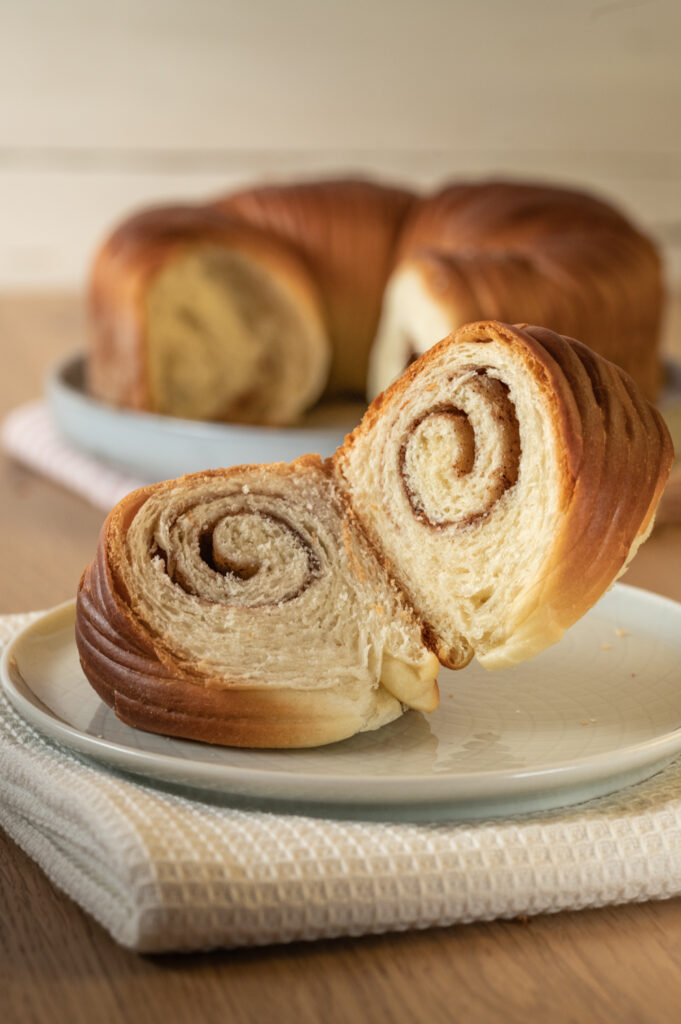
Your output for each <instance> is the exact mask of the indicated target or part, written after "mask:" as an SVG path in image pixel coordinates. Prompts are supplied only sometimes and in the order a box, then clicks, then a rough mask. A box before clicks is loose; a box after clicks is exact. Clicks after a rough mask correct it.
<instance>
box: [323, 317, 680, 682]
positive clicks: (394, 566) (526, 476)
mask: <svg viewBox="0 0 681 1024" xmlns="http://www.w3.org/2000/svg"><path fill="white" fill-rule="evenodd" d="M671 459H672V448H671V442H670V440H669V436H668V433H667V430H666V428H665V426H664V423H663V421H662V419H661V417H660V415H659V414H658V413H657V412H656V410H654V409H653V408H652V406H650V405H649V404H648V403H647V402H646V401H645V399H643V397H642V396H641V394H640V392H639V391H638V389H637V388H636V387H635V385H634V384H633V382H632V381H631V379H630V378H629V377H627V375H626V374H624V373H623V372H622V371H621V370H619V369H618V368H617V367H616V366H614V365H613V364H612V363H609V362H607V361H606V360H604V359H602V358H600V357H599V356H597V355H596V354H595V353H593V352H591V351H590V350H589V349H587V348H586V347H585V346H584V345H581V344H580V343H579V342H575V341H573V340H571V339H566V338H564V337H562V336H560V335H557V334H555V333H553V332H552V331H548V330H545V329H542V328H536V327H525V328H524V329H519V328H513V327H510V326H508V325H504V324H500V323H498V322H482V323H474V324H469V325H467V326H465V327H463V328H462V329H460V330H459V331H458V332H457V333H456V334H455V335H453V336H452V337H450V338H449V339H446V340H445V341H443V342H441V343H440V344H438V345H436V346H435V347H434V348H433V349H431V350H430V351H429V352H428V353H427V354H426V355H425V356H423V357H422V358H421V359H419V360H418V361H417V362H416V363H414V364H413V365H412V366H411V367H410V368H409V370H407V372H406V373H405V374H404V376H403V377H402V378H401V379H400V380H399V381H398V382H397V383H396V384H395V385H393V386H392V387H391V388H389V389H388V391H387V392H385V393H384V394H382V395H381V396H379V398H378V399H377V400H376V401H375V402H374V404H373V405H372V406H371V407H370V408H369V411H368V412H367V414H366V416H365V418H364V420H363V422H362V424H361V425H360V426H359V427H358V428H357V429H356V430H355V431H354V433H353V434H351V435H350V437H349V438H348V439H347V441H346V443H345V445H344V446H343V447H342V448H341V449H339V451H338V452H337V453H336V456H335V457H334V462H335V466H336V470H337V472H338V474H339V476H340V478H341V479H342V481H343V484H344V486H345V487H347V488H348V491H349V495H350V501H351V503H352V506H353V508H354V510H355V512H356V514H357V516H358V517H359V519H360V520H361V522H362V524H363V526H364V528H365V529H366V531H367V534H368V536H369V538H370V540H371V541H372V543H374V544H375V545H376V546H377V547H378V546H380V549H381V551H382V552H383V555H384V557H385V560H386V564H387V565H388V567H389V570H390V571H391V572H392V573H393V574H394V575H395V577H396V578H397V579H398V581H399V582H400V583H401V585H402V587H403V588H404V590H405V592H406V593H407V594H408V595H409V598H410V600H411V602H412V604H413V605H414V608H415V609H416V611H417V614H418V615H419V616H420V617H421V619H422V620H423V622H424V624H425V627H426V635H427V636H429V638H430V641H431V643H432V646H433V649H434V650H435V651H436V652H437V654H438V657H439V658H440V659H441V661H442V662H443V663H444V664H446V665H449V666H450V667H452V668H457V667H461V666H463V665H465V664H466V662H467V661H468V660H470V658H471V657H472V656H473V655H475V656H476V657H477V659H478V660H479V661H480V662H481V663H482V664H483V665H484V666H486V667H488V668H497V667H503V666H506V665H511V664H515V663H517V662H519V661H522V660H524V659H525V658H528V657H531V656H532V655H534V654H536V653H538V652H539V651H541V650H543V649H544V648H545V647H547V646H549V645H550V644H552V643H555V642H556V641H557V640H558V639H560V637H561V636H562V634H563V632H564V631H565V630H566V629H567V628H568V627H569V626H570V625H572V624H573V623H574V622H575V621H576V620H577V619H578V618H579V617H581V615H583V614H584V613H585V612H586V611H587V610H588V609H589V608H590V607H591V606H592V605H593V604H594V603H595V601H596V600H597V599H598V598H599V597H600V596H601V595H602V594H603V593H604V592H605V590H606V589H607V588H608V587H609V586H610V585H611V584H612V582H613V581H614V580H615V579H616V577H617V576H618V575H619V574H620V573H621V572H622V571H623V570H624V568H625V567H626V564H627V562H628V560H629V559H630V558H631V557H632V555H633V553H634V552H635V550H636V549H637V547H638V545H639V543H640V542H641V540H642V539H643V538H644V537H645V536H646V534H647V532H648V531H649V529H650V527H651V525H652V517H653V513H654V509H655V507H656V505H657V502H658V501H659V498H660V495H661V493H662V489H663V487H664V482H665V480H666V477H667V475H668V473H669V469H670V465H671Z"/></svg>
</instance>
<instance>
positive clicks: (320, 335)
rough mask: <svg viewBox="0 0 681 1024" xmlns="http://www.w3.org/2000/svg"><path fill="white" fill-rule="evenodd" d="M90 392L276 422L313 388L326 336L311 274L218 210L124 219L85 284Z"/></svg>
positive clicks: (322, 371)
mask: <svg viewBox="0 0 681 1024" xmlns="http://www.w3.org/2000/svg"><path fill="white" fill-rule="evenodd" d="M91 306H92V323H93V336H92V338H91V348H90V357H89V361H88V372H89V383H90V389H91V391H93V393H94V394H95V395H96V396H97V397H99V398H102V399H104V400H105V401H109V402H112V403H114V404H117V405H129V406H132V407H133V408H139V409H146V410H148V411H151V412H159V413H162V414H165V415H170V416H180V417H186V418H189V419H206V420H224V421H230V422H240V423H262V424H281V423H290V422H293V421H295V420H296V419H297V418H298V417H299V416H300V415H301V414H302V413H303V412H304V411H305V410H306V409H307V408H308V407H309V406H310V405H312V404H313V403H314V402H315V401H316V399H317V398H318V397H319V396H320V394H321V393H322V391H323V389H324V386H325V384H326V380H327V377H328V370H329V363H330V359H331V347H330V342H329V340H328V337H327V334H326V328H325V325H324V322H323V319H322V314H321V308H320V300H319V296H318V293H317V290H316V286H315V285H314V282H313V281H312V279H311V278H310V276H309V274H308V272H307V270H306V269H305V268H304V266H303V265H302V263H301V262H300V260H298V259H297V257H296V256H295V255H294V254H293V253H291V252H290V251H289V250H288V249H287V248H285V247H282V246H281V245H280V244H279V243H277V242H276V240H272V239H270V238H269V237H267V236H263V235H262V234H261V233H259V232H258V231H257V230H256V229H254V228H251V227H248V226H246V225H240V224H235V223H234V222H232V221H230V220H229V219H228V218H226V217H224V216H221V215H220V214H219V213H218V212H217V211H212V212H211V213H207V211H206V210H205V209H203V208H201V207H170V208H161V209H159V210H154V211H150V212H148V213H146V214H141V215H139V216H138V217H136V218H133V219H132V220H130V221H129V222H127V223H126V224H125V225H123V226H122V228H121V229H119V232H117V233H116V234H114V236H112V238H111V239H110V240H109V242H108V243H107V244H106V245H105V246H104V248H103V250H102V252H101V253H100V255H99V257H98V260H97V262H96V264H95V269H94V274H93V282H92V289H91Z"/></svg>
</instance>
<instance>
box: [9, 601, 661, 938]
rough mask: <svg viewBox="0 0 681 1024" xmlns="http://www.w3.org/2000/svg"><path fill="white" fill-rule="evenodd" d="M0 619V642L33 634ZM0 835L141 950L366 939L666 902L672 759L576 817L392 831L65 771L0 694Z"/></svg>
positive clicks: (56, 750)
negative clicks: (211, 800) (608, 906)
mask: <svg viewBox="0 0 681 1024" xmlns="http://www.w3.org/2000/svg"><path fill="white" fill-rule="evenodd" d="M33 617H34V616H32V615H14V616H6V617H4V618H0V645H1V646H3V647H4V646H5V645H6V644H7V643H8V642H9V640H10V639H11V637H12V635H13V634H14V633H15V632H16V631H17V630H18V629H19V628H20V627H22V626H23V625H25V624H26V623H28V622H29V621H31V620H32V618H33ZM0 826H2V827H4V828H5V829H6V830H7V832H8V833H9V834H10V836H12V838H13V839H14V840H15V841H16V842H17V843H18V844H19V846H21V847H22V848H23V849H24V850H25V851H26V852H27V853H28V854H29V855H30V856H31V857H33V858H34V860H35V861H37V863H38V864H39V865H40V867H41V868H42V869H43V871H45V873H46V874H47V875H48V876H49V877H50V878H51V880H52V881H53V882H54V884H55V885H57V886H58V887H59V888H61V889H63V890H64V892H66V893H68V895H69V896H71V897H72V898H73V899H74V900H76V902H77V903H79V904H80V906H81V907H83V908H84V909H85V910H86V911H87V912H88V913H90V914H91V915H92V916H93V917H94V918H96V919H97V921H99V922H100V924H101V925H102V926H103V927H104V928H106V929H107V930H108V931H109V932H110V933H111V935H112V936H113V937H114V938H115V939H116V940H117V941H118V942H120V943H122V944H123V945H125V946H128V947H129V948H131V949H135V950H138V951H141V952H148V953H149V952H157V953H158V952H167V951H180V950H185V951H189V950H200V949H211V948H218V947H223V948H230V947H236V946H250V945H263V944H267V943H275V942H289V941H293V940H296V939H318V938H328V937H333V936H340V935H363V934H369V933H381V932H387V931H397V930H405V929H409V928H428V927H431V926H436V925H440V926H442V925H449V924H454V923H457V922H468V921H476V920H491V919H493V918H497V917H514V916H517V915H524V914H527V915H532V914H539V913H545V912H554V911H559V910H564V909H572V910H575V909H579V908H582V907H597V906H602V905H604V904H609V903H623V902H629V901H640V900H650V899H663V898H667V897H671V896H676V895H678V894H680V893H681V761H680V762H677V763H676V764H674V765H672V766H670V767H668V768H667V769H665V770H664V771H663V772H661V773H660V774H658V775H657V776H655V777H653V778H652V779H650V780H648V781H647V782H644V783H641V784H639V785H637V786H634V787H631V788H630V789H627V790H623V791H622V792H620V793H619V794H615V795H614V796H610V797H604V798H601V799H600V800H596V801H593V802H591V803H589V804H583V805H581V806H578V807H573V808H568V809H563V810H558V811H554V812H551V813H547V812H543V813H541V814H535V815H528V816H525V817H515V818H508V819H496V820H489V821H480V822H475V823H465V822H464V823H437V824H419V825H416V824H413V825H412V824H391V823H385V822H384V823H375V822H366V821H339V820H333V821H332V820H324V819H320V818H313V817H305V816H300V815H283V814H275V813H266V812H261V811H249V810H239V809H235V808H232V807H229V806H216V805H213V804H209V803H202V802H200V801H198V800H190V799H187V798H185V797H182V796H179V795H175V794H173V793H170V792H167V791H164V790H161V789H156V788H154V787H152V786H147V785H144V784H142V783H138V782H135V781H131V780H130V779H129V778H126V777H123V776H120V775H115V774H112V773H110V772H108V771H106V770H105V769H104V768H101V767H98V766H95V765H93V764H90V763H86V762H85V761H82V760H79V759H78V758H77V757H75V756H74V755H73V754H71V753H69V752H68V751H67V750H65V749H63V748H61V747H59V746H57V745H55V744H53V743H51V742H49V741H48V740H46V739H44V738H43V737H42V736H41V735H40V733H38V732H36V731H35V730H34V729H33V728H32V727H30V726H29V725H27V724H26V723H25V722H24V721H23V720H22V719H21V718H20V717H19V716H18V715H17V714H16V713H15V712H14V711H13V710H12V708H11V707H10V706H9V704H8V703H7V701H6V700H5V699H4V697H2V696H0Z"/></svg>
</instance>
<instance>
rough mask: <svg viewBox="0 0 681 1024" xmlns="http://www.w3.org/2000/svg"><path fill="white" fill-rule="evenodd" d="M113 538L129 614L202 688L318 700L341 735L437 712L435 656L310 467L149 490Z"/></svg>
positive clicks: (333, 491)
mask: <svg viewBox="0 0 681 1024" xmlns="http://www.w3.org/2000/svg"><path fill="white" fill-rule="evenodd" d="M118 532H119V531H117V530H114V532H113V534H112V540H111V551H110V556H109V557H110V560H111V561H112V563H113V564H114V565H115V569H114V573H115V577H116V579H117V581H118V585H119V587H120V588H121V590H122V592H123V593H125V594H126V595H127V598H126V600H127V601H129V607H130V613H131V615H132V616H133V617H134V619H135V621H136V622H138V623H139V624H141V627H142V629H143V630H144V632H145V633H146V634H148V635H150V636H152V637H154V638H155V639H154V643H155V645H156V646H157V648H158V656H159V658H160V660H161V661H163V660H164V659H169V660H170V661H172V663H173V664H175V665H177V666H179V668H180V669H181V670H185V669H186V670H187V671H188V672H190V673H191V674H192V676H193V677H195V681H196V683H197V684H198V685H201V686H206V687H215V688H226V689H231V688H235V689H240V690H248V689H254V690H258V691H263V690H270V691H279V692H290V693H295V694H298V695H299V696H300V695H301V694H304V693H307V692H309V693H310V694H311V699H313V698H315V695H316V694H318V693H319V691H323V694H326V695H327V696H328V701H329V703H328V714H329V716H332V715H333V716H338V717H339V722H341V725H339V728H341V727H342V729H343V730H344V731H343V735H351V734H352V733H354V732H357V731H363V730H367V729H374V728H378V727H379V726H381V725H383V724H385V723H386V722H388V721H392V720H393V719H394V718H396V717H398V716H399V715H400V714H401V712H402V705H407V706H410V707H415V708H418V709H421V710H432V709H433V708H434V707H435V706H436V705H437V686H436V683H435V678H436V675H437V670H438V667H439V666H438V663H437V659H436V658H435V657H434V656H433V655H432V654H431V653H430V652H429V651H428V650H427V648H426V647H425V645H424V643H423V641H422V638H421V628H420V624H419V623H418V622H417V621H416V619H415V618H414V615H413V612H412V610H411V608H410V607H409V606H408V605H407V604H406V602H405V600H404V598H403V596H402V594H401V592H400V591H399V589H398V588H397V587H396V585H395V584H394V583H392V582H391V580H390V579H389V577H388V575H387V573H386V572H385V571H384V570H383V569H381V568H380V567H379V566H378V564H377V561H376V557H375V555H374V553H373V551H372V550H371V548H370V547H369V545H368V543H367V541H366V540H365V539H364V536H363V534H362V533H361V531H360V530H359V529H358V528H357V526H356V525H355V524H354V522H353V520H352V518H351V516H350V514H349V513H348V511H347V510H346V508H345V505H344V501H343V499H342V497H341V496H340V494H339V492H338V491H337V488H336V486H335V484H334V482H333V479H332V477H331V476H330V474H329V472H328V470H326V469H324V468H323V467H322V464H321V462H320V461H319V459H318V458H315V457H307V458H306V459H305V460H302V461H299V462H298V463H294V464H293V465H292V466H290V467H289V466H283V465H279V466H275V467H243V468H236V469H233V470H229V471H222V472H220V471H218V472H215V473H211V474H197V475H195V476H193V477H185V478H183V479H181V480H179V481H170V482H169V483H167V484H163V485H159V486H157V487H155V488H152V489H150V492H149V496H148V497H147V498H146V500H145V501H144V502H143V504H142V505H141V507H140V508H139V510H138V511H137V512H136V514H135V515H134V518H133V519H132V521H131V522H130V524H129V525H127V526H126V527H125V529H123V527H121V530H120V537H119V538H118V540H115V539H113V538H114V537H115V536H116V534H117V533H118ZM121 539H122V540H123V546H122V550H119V551H118V553H117V554H116V553H115V550H114V549H116V550H118V545H119V542H120V540H121ZM313 691H314V693H313ZM323 694H322V695H320V696H321V697H323ZM315 699H316V698H315ZM341 705H342V707H341ZM322 707H323V705H322ZM340 711H342V712H343V714H342V715H341V714H340ZM331 738H334V739H338V738H341V736H340V735H337V734H335V735H332V737H331ZM319 741H320V740H319V739H318V738H317V739H316V738H315V736H314V735H313V736H311V737H308V742H311V743H314V742H319ZM299 745H305V744H304V743H303V744H299Z"/></svg>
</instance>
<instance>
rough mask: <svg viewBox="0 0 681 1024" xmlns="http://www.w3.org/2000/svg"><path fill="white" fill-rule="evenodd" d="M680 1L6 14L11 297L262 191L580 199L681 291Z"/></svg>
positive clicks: (104, 7)
mask: <svg viewBox="0 0 681 1024" xmlns="http://www.w3.org/2000/svg"><path fill="white" fill-rule="evenodd" d="M680 39H681V3H680V2H678V0H666V2H665V0H657V2H645V0H641V2H636V0H629V2H607V0H571V2H569V3H565V2H563V3H556V2H553V0H488V2H484V0H478V2H474V0H462V2H459V3H456V2H449V3H447V2H441V0H423V2H421V3H416V2H414V0H410V2H408V3H404V2H401V0H399V2H393V3H388V2H373V3H372V2H370V0H346V2H345V3H330V2H325V0H316V2H315V0H260V2H258V0H250V2H244V0H236V2H229V0H224V2H220V0H123V2H118V3H108V2H107V3H103V2H101V0H59V2H56V0H22V2H21V4H19V3H17V4H13V5H12V4H11V3H10V0H0V225H1V226H2V227H1V230H0V285H3V284H4V285H8V284H11V285H17V284H27V285H31V284H40V285H44V284H57V285H61V284H73V283H77V282H79V281H80V280H82V277H83V274H84V272H85V268H86V266H87V261H88V259H89V255H90V253H91V251H92V248H93V246H94V245H95V243H96V240H97V238H98V237H99V236H100V234H101V233H102V231H104V230H105V229H106V228H107V226H108V225H109V224H110V223H111V222H112V221H113V220H114V219H115V218H117V217H118V216H120V215H121V213H122V212H123V211H125V210H127V209H129V208H130V207H131V206H134V205H137V204H139V203H142V202H147V201H149V200H154V199H167V198H177V197H182V196H202V195H204V194H206V193H208V192H211V191H215V190H218V189H220V188H223V187H228V186H230V185H231V184H233V183H237V182H239V183H240V182H242V181H244V180H247V179H249V178H251V177H263V176H266V177H268V178H272V177H278V178H282V177H284V178H285V177H287V176H289V175H296V174H299V173H307V174H314V173H316V172H318V171H323V172H333V171H335V170H339V169H342V170H351V171H373V172H376V173H381V174H385V175H391V176H396V177H400V178H402V179H406V180H409V181H412V182H415V183H421V184H424V185H430V184H434V183H436V182H437V181H439V180H441V179H443V178H445V177H448V176H451V175H456V174H463V175H466V174H475V175H479V174H494V173H513V174H516V175H525V176H527V175H532V176H535V177H537V176H538V177H545V178H552V179H559V180H565V181H569V182H578V183H582V184H586V185H590V186H592V187H594V188H597V189H600V190H601V191H604V192H606V193H608V194H610V195H612V196H613V197H614V198H616V199H618V200H619V201H620V202H621V203H623V204H624V205H625V206H626V207H627V208H628V209H629V210H631V211H632V212H633V213H634V214H635V215H636V216H637V217H638V219H639V220H641V221H642V222H643V223H644V224H646V225H647V226H648V227H649V228H650V229H651V230H653V231H654V232H655V233H656V235H657V236H658V237H659V238H660V240H661V241H662V242H663V244H664V245H665V247H666V250H667V254H668V260H669V267H670V277H671V279H672V280H673V281H674V283H678V282H680V281H681V58H680V57H679V40H680Z"/></svg>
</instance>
